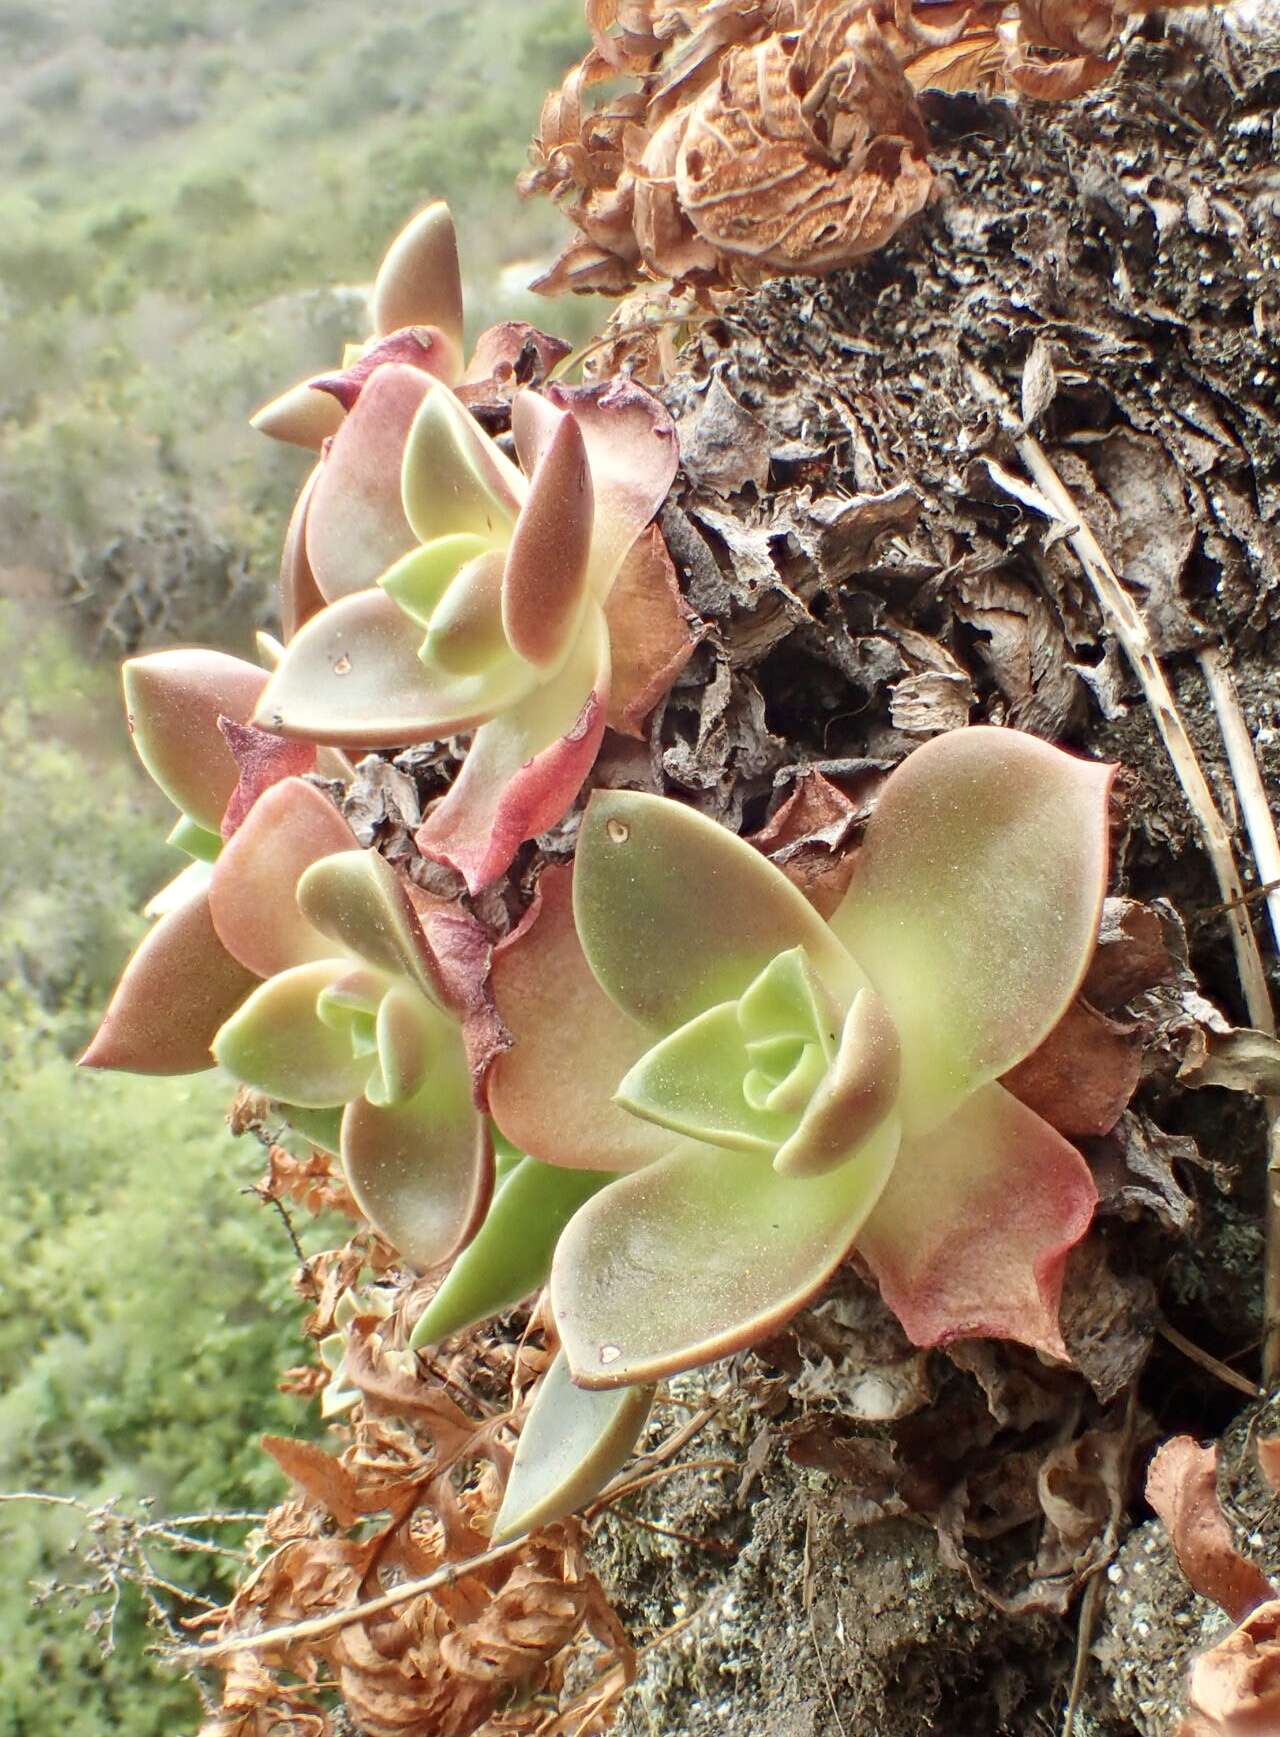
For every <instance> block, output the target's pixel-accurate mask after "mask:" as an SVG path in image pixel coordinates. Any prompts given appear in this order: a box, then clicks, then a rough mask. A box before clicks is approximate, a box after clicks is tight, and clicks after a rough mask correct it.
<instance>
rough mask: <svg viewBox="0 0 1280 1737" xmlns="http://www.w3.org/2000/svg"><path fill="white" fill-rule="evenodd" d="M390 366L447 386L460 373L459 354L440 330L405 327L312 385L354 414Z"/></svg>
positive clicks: (314, 380)
mask: <svg viewBox="0 0 1280 1737" xmlns="http://www.w3.org/2000/svg"><path fill="white" fill-rule="evenodd" d="M386 362H403V363H404V365H405V366H406V367H408V368H421V370H422V372H423V373H424V374H430V375H431V377H432V378H433V379H435V380H443V381H445V382H446V383H447V382H448V381H450V380H453V379H454V378H455V377H456V375H457V372H458V356H457V352H456V351H455V350H454V348H453V345H452V344H451V343H450V342H449V340H448V338H446V337H445V335H444V333H443V332H442V331H441V330H440V329H439V327H438V326H405V327H404V328H403V329H402V330H400V331H396V332H392V333H390V335H389V336H387V337H385V338H378V339H377V340H376V341H375V342H374V343H372V344H370V345H369V346H368V347H367V348H366V349H364V350H362V351H361V352H360V354H359V355H358V356H357V357H356V359H355V361H354V362H352V363H351V365H350V367H347V368H342V369H339V370H338V372H337V373H334V374H317V375H316V376H315V378H314V379H313V380H311V381H309V382H308V384H309V385H310V386H311V387H312V388H313V390H315V391H317V392H327V393H329V395H330V396H331V397H333V398H336V399H337V401H338V403H339V404H340V405H341V406H342V408H343V410H344V411H346V410H350V409H351V407H352V405H353V404H354V403H355V401H356V399H357V398H358V397H359V396H360V393H361V390H362V389H363V387H364V383H365V381H366V380H367V379H368V378H369V376H370V374H372V373H373V371H374V369H375V368H381V367H382V366H383V364H384V363H386Z"/></svg>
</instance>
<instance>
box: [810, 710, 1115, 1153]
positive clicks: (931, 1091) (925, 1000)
mask: <svg viewBox="0 0 1280 1737" xmlns="http://www.w3.org/2000/svg"><path fill="white" fill-rule="evenodd" d="M1113 773H1114V767H1110V766H1100V765H1095V764H1093V763H1091V762H1090V761H1087V760H1078V759H1075V758H1074V757H1073V756H1072V755H1070V754H1066V753H1064V752H1063V751H1062V750H1061V749H1058V748H1052V747H1050V746H1049V745H1048V744H1047V743H1045V742H1041V741H1038V740H1037V739H1036V738H1035V737H1034V736H1028V735H1024V734H1023V733H1022V732H1021V731H1018V730H1005V729H994V728H991V727H989V726H975V727H973V728H970V729H960V730H952V731H950V732H949V733H948V734H947V735H945V736H937V737H935V738H934V739H933V740H932V741H931V742H926V743H925V744H924V745H923V747H920V748H917V749H916V750H915V752H914V753H912V754H910V755H908V757H907V759H906V760H904V761H903V763H902V765H901V766H899V767H898V768H897V770H896V771H895V772H894V773H893V775H892V776H891V777H890V779H889V781H888V783H887V784H886V785H885V787H884V791H883V793H882V795H881V797H880V801H879V804H878V806H877V807H876V810H875V813H874V814H873V815H872V817H871V821H870V823H869V824H868V827H867V832H866V837H865V840H864V843H863V845H862V849H861V851H860V853H859V855H858V858H857V865H856V867H855V869H854V873H853V879H852V881H851V883H850V886H849V891H848V892H847V893H846V894H845V897H844V900H843V902H842V903H841V905H840V907H839V909H838V910H837V911H836V913H835V915H834V916H833V917H832V919H831V926H832V928H833V929H834V930H835V932H836V934H838V935H839V936H840V939H841V940H842V941H843V942H844V943H845V945H846V946H847V947H848V948H849V950H850V952H851V953H852V954H853V956H854V958H855V959H857V961H858V963H859V964H860V965H861V966H862V968H863V969H864V970H865V971H866V973H867V975H868V976H869V977H870V979H871V981H872V983H873V984H874V985H875V987H876V989H877V990H878V991H879V993H880V994H881V995H882V996H883V997H884V1000H885V1003H886V1005H887V1006H888V1008H889V1012H890V1014H891V1016H892V1018H893V1022H894V1024H895V1026H896V1027H897V1029H898V1034H899V1036H900V1038H901V1040H902V1097H901V1106H902V1115H903V1124H904V1127H905V1129H906V1130H907V1132H908V1133H914V1132H917V1131H923V1130H925V1129H927V1128H929V1127H930V1126H933V1125H935V1124H936V1123H937V1122H938V1121H940V1120H941V1119H942V1118H943V1117H944V1116H946V1115H947V1114H948V1113H949V1112H950V1110H951V1109H952V1108H953V1107H954V1106H955V1105H956V1104H957V1103H958V1102H959V1101H960V1099H961V1098H962V1097H963V1096H964V1094H965V1093H966V1092H968V1091H971V1090H972V1089H973V1088H974V1087H975V1086H977V1085H980V1084H983V1083H984V1082H986V1081H988V1080H992V1079H995V1078H996V1077H997V1076H998V1075H999V1074H1002V1073H1004V1072H1006V1070H1007V1069H1009V1068H1011V1067H1013V1066H1014V1064H1015V1063H1016V1062H1019V1061H1021V1059H1022V1058H1023V1056H1025V1055H1027V1054H1029V1053H1030V1051H1031V1050H1033V1049H1034V1048H1035V1047H1036V1045H1037V1044H1038V1043H1040V1041H1041V1040H1042V1039H1043V1038H1044V1037H1045V1036H1046V1035H1047V1034H1048V1033H1049V1032H1050V1031H1051V1030H1052V1029H1053V1027H1054V1026H1055V1025H1056V1024H1057V1022H1058V1020H1059V1019H1060V1018H1061V1016H1062V1014H1063V1012H1064V1011H1065V1009H1066V1007H1067V1004H1068V1003H1069V1002H1070V1000H1071V998H1072V996H1073V995H1074V994H1075V992H1076V990H1077V989H1078V988H1079V986H1080V981H1081V979H1082V978H1083V976H1084V973H1085V971H1086V969H1087V967H1088V964H1089V960H1090V957H1091V956H1092V953H1093V948H1094V943H1095V940H1096V938H1097V932H1098V922H1099V918H1100V915H1101V910H1102V897H1103V893H1104V891H1105V889H1106V876H1107V802H1108V793H1109V790H1110V785H1111V779H1112V775H1113Z"/></svg>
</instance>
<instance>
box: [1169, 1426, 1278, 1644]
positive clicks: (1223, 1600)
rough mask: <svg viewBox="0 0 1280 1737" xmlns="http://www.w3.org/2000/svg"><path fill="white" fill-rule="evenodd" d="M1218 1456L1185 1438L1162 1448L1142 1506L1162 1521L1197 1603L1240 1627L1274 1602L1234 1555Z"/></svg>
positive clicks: (1255, 1573)
mask: <svg viewBox="0 0 1280 1737" xmlns="http://www.w3.org/2000/svg"><path fill="white" fill-rule="evenodd" d="M1217 1477H1218V1450H1217V1448H1216V1447H1201V1446H1200V1445H1199V1443H1198V1442H1195V1441H1193V1440H1192V1439H1191V1437H1190V1436H1189V1435H1179V1436H1174V1437H1173V1438H1172V1440H1170V1441H1167V1442H1165V1443H1164V1445H1163V1446H1162V1447H1161V1449H1160V1450H1159V1452H1158V1453H1157V1454H1156V1456H1155V1458H1154V1459H1153V1460H1152V1462H1151V1468H1150V1470H1149V1471H1148V1473H1147V1500H1148V1501H1149V1502H1150V1503H1151V1506H1152V1507H1153V1508H1154V1509H1155V1511H1156V1513H1157V1514H1158V1515H1159V1516H1160V1518H1161V1519H1162V1520H1163V1521H1164V1524H1165V1529H1166V1530H1167V1531H1168V1533H1169V1537H1170V1539H1171V1540H1172V1543H1173V1548H1174V1554H1175V1555H1176V1556H1177V1558H1178V1565H1179V1567H1180V1568H1181V1569H1182V1572H1183V1573H1184V1574H1185V1575H1186V1577H1187V1579H1188V1581H1189V1582H1190V1583H1191V1586H1192V1588H1193V1589H1194V1590H1195V1591H1196V1592H1198V1593H1199V1594H1200V1596H1201V1597H1202V1598H1210V1599H1212V1600H1213V1602H1214V1603H1215V1604H1218V1605H1221V1607H1222V1609H1223V1610H1225V1611H1226V1613H1227V1615H1228V1616H1229V1617H1231V1618H1232V1619H1233V1620H1234V1621H1236V1622H1239V1621H1241V1619H1242V1618H1243V1617H1245V1616H1246V1615H1247V1614H1248V1613H1249V1612H1250V1611H1251V1610H1253V1609H1255V1607H1256V1606H1258V1605H1259V1604H1262V1603H1263V1602H1264V1601H1265V1600H1267V1599H1269V1598H1271V1597H1272V1596H1273V1589H1272V1586H1271V1583H1270V1581H1269V1580H1268V1579H1267V1577H1266V1576H1265V1575H1264V1574H1263V1572H1262V1570H1261V1569H1260V1568H1258V1567H1257V1566H1256V1564H1254V1563H1252V1562H1250V1561H1249V1560H1248V1558H1247V1557H1245V1556H1242V1555H1241V1553H1240V1551H1239V1550H1237V1548H1236V1546H1235V1542H1234V1540H1233V1539H1232V1536H1231V1529H1230V1527H1229V1526H1228V1524H1227V1520H1226V1516H1225V1515H1224V1514H1223V1512H1222V1507H1221V1505H1220V1503H1219V1501H1218V1482H1217Z"/></svg>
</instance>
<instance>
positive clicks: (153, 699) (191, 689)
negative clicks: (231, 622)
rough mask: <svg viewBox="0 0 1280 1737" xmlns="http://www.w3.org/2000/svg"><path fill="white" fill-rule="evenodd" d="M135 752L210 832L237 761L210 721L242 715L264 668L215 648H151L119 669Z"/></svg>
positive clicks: (256, 693) (248, 712) (260, 685)
mask: <svg viewBox="0 0 1280 1737" xmlns="http://www.w3.org/2000/svg"><path fill="white" fill-rule="evenodd" d="M122 674H123V679H124V701H125V709H126V711H127V714H128V719H129V731H130V734H131V736H132V738H133V745H134V747H135V748H136V749H137V751H138V758H139V759H140V760H141V761H142V764H143V765H144V766H145V767H146V769H147V771H148V772H149V773H150V774H151V776H152V777H153V778H154V779H155V781H156V783H157V784H158V785H159V786H160V788H161V790H163V791H164V793H165V795H166V796H167V797H168V798H169V800H170V801H171V802H174V803H176V804H177V806H178V807H179V808H180V809H181V810H182V811H183V813H184V814H187V815H190V817H191V819H192V820H194V821H195V822H196V824H197V826H202V827H204V829H205V830H206V832H217V831H218V830H219V828H220V827H221V825H222V815H223V810H224V809H225V808H226V806H227V803H228V802H229V801H230V800H231V793H232V791H233V790H234V789H235V787H236V784H237V782H238V781H239V777H240V769H239V767H238V766H237V765H236V763H235V760H234V758H233V757H232V754H231V750H230V749H229V748H228V747H227V744H226V742H225V741H224V740H223V738H222V732H221V731H220V730H219V729H218V719H219V718H220V717H226V718H233V719H234V720H235V722H236V723H238V724H244V723H247V722H248V721H249V719H250V717H252V715H253V709H254V707H255V706H256V705H257V703H258V700H259V698H260V696H261V694H262V690H263V689H264V688H265V687H266V685H267V676H266V672H265V671H264V670H260V669H258V668H257V666H256V665H255V664H251V663H245V662H244V660H243V659H242V658H238V657H228V656H227V655H226V653H225V652H221V651H204V650H183V651H152V652H147V653H146V654H145V655H144V656H142V657H131V658H129V659H128V660H127V662H126V663H125V665H124V669H123V672H122Z"/></svg>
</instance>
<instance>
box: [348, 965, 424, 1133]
mask: <svg viewBox="0 0 1280 1737" xmlns="http://www.w3.org/2000/svg"><path fill="white" fill-rule="evenodd" d="M433 1011H434V1010H433V1009H432V1006H431V1003H430V1002H429V1001H428V1000H427V999H426V997H425V996H423V995H419V994H418V993H417V992H416V991H415V990H414V989H412V988H411V987H410V985H409V984H407V983H393V984H392V985H391V987H390V989H388V991H387V993H386V994H385V995H384V996H383V998H382V1001H381V1004H380V1005H379V1007H378V1024H377V1043H378V1070H379V1075H380V1077H379V1078H377V1079H376V1080H371V1081H370V1083H369V1085H368V1086H366V1088H365V1096H366V1097H367V1098H368V1099H369V1101H370V1103H374V1104H389V1105H396V1104H404V1103H407V1102H408V1101H409V1099H410V1098H412V1097H413V1096H414V1095H415V1094H416V1093H417V1092H419V1091H420V1090H421V1089H422V1085H423V1082H424V1081H425V1079H426V1077H427V1073H428V1071H429V1069H430V1067H431V1048H432V1037H433V1033H434V1028H435V1021H434V1020H433V1019H432V1017H431V1015H432V1012H433ZM375 1087H376V1089H375Z"/></svg>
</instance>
